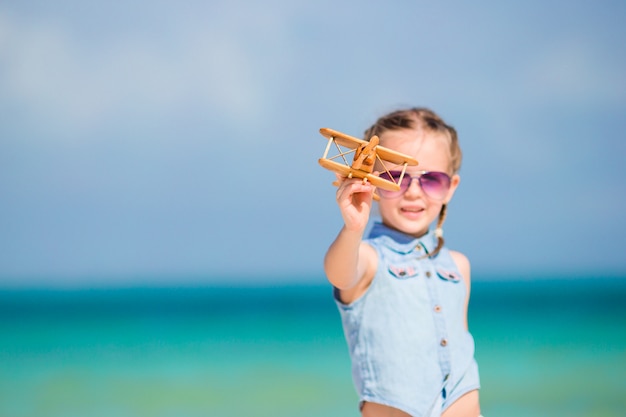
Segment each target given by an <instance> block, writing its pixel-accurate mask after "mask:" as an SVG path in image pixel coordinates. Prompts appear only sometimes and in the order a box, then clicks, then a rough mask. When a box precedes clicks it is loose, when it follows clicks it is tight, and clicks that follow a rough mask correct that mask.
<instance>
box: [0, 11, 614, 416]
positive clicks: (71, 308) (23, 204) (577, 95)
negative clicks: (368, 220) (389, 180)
mask: <svg viewBox="0 0 626 417" xmlns="http://www.w3.org/2000/svg"><path fill="white" fill-rule="evenodd" d="M625 38H626V3H624V2H621V1H602V2H600V3H598V2H591V1H580V2H575V3H571V2H565V1H563V0H554V1H541V2H540V1H535V0H531V1H528V2H524V3H519V4H502V3H501V2H496V1H487V0H486V1H479V2H472V3H471V4H468V3H466V2H454V1H453V2H444V3H436V2H422V1H416V2H405V1H394V2H376V1H369V2H355V1H346V2H339V3H338V2H331V1H324V0H322V1H316V2H313V1H300V2H287V1H283V0H275V1H270V2H263V3H262V4H261V3H258V2H253V1H245V0H242V1H209V2H200V1H186V2H171V1H152V2H147V1H145V0H134V1H126V2H112V3H111V2H108V3H107V2H83V1H77V0H61V1H57V2H53V3H51V2H44V1H29V0H26V1H19V2H18V1H3V2H0V415H2V416H4V415H6V416H73V415H77V416H78V415H81V416H84V415H90V416H99V415H103V416H104V415H107V416H108V415H118V416H144V415H148V416H170V415H171V416H174V415H175V416H196V415H215V416H243V415H247V416H265V415H267V416H270V415H271V416H309V415H310V416H313V415H316V416H317V415H327V416H350V415H352V416H358V415H359V413H358V409H357V398H356V395H355V394H354V391H353V388H352V384H351V380H350V366H349V358H348V354H347V349H346V347H345V343H344V340H343V335H342V333H341V327H340V322H339V316H338V313H337V312H336V308H335V306H334V305H333V300H332V296H331V289H330V287H329V285H328V284H327V282H326V281H325V277H324V274H323V271H322V258H323V256H324V253H325V251H326V249H327V247H328V245H329V244H330V242H331V241H332V240H333V238H334V236H335V234H336V233H337V232H338V230H339V228H340V226H341V218H340V215H339V212H338V210H337V208H336V205H335V200H334V189H333V187H332V186H331V182H332V181H333V178H334V177H333V174H332V173H330V172H328V171H325V170H323V169H322V168H320V167H319V165H318V163H317V159H318V158H319V157H320V156H321V155H322V153H323V150H324V146H325V141H324V139H323V137H322V136H321V135H320V134H319V133H318V130H319V128H320V127H330V128H333V129H336V130H340V131H342V132H345V133H347V134H350V135H353V136H360V135H361V134H362V132H363V131H364V130H365V129H366V128H367V127H368V126H369V125H371V124H372V123H373V121H374V120H375V119H376V118H377V117H379V116H381V115H382V114H385V113H387V112H389V111H392V110H395V109H398V108H403V107H408V106H426V107H430V108H432V109H433V110H435V111H436V112H437V113H439V114H440V115H441V116H442V117H443V118H444V119H445V120H446V121H447V122H448V123H449V124H451V125H453V126H455V127H456V129H457V130H458V132H459V138H460V143H461V146H462V148H463V151H464V162H463V166H462V169H461V177H462V181H461V186H460V188H459V189H458V191H457V193H456V195H455V199H454V200H453V201H452V203H451V205H450V210H449V215H448V220H447V221H446V225H445V231H446V241H447V243H448V245H449V246H451V247H453V248H455V249H458V250H460V251H462V252H464V253H466V254H467V255H468V256H469V258H470V260H471V261H472V269H473V281H474V287H473V300H472V305H471V307H470V326H471V328H472V332H473V334H474V337H475V339H476V345H477V354H476V355H477V359H478V360H479V364H480V366H481V376H482V385H483V389H482V392H481V398H482V406H483V414H485V415H486V416H489V415H507V416H554V415H561V414H567V415H571V416H598V415H602V416H619V415H623V409H624V407H625V406H626V402H625V400H624V399H623V398H622V397H623V392H624V391H625V390H626V382H624V380H623V375H624V371H626V307H625V306H624V304H625V303H624V299H625V297H626V256H624V249H623V243H624V235H625V232H626V222H625V221H624V214H623V213H624V211H625V209H626V185H625V182H624V180H625V179H626V166H625V164H624V161H625V157H626V140H624V139H625V138H624V131H625V128H626V117H625V115H626V48H625V47H624V42H623V39H625Z"/></svg>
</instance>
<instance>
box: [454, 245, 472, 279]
mask: <svg viewBox="0 0 626 417" xmlns="http://www.w3.org/2000/svg"><path fill="white" fill-rule="evenodd" d="M450 256H451V257H452V260H453V261H454V263H455V264H456V267H457V268H458V270H459V272H460V273H461V275H462V276H463V278H464V279H465V281H467V282H469V280H470V273H471V266H470V261H469V259H468V258H467V256H465V255H464V254H462V253H461V252H459V251H455V250H450Z"/></svg>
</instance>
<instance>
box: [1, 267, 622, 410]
mask: <svg viewBox="0 0 626 417" xmlns="http://www.w3.org/2000/svg"><path fill="white" fill-rule="evenodd" d="M625 299H626V276H625V277H610V278H603V277H592V276H588V277H587V278H584V277H583V278H579V279H541V278H540V277H537V278H536V279H510V280H506V279H501V280H475V282H474V283H473V287H472V300H471V304H470V311H469V323H470V330H471V332H472V334H473V336H474V339H475V341H476V358H477V361H478V363H479V366H480V373H481V384H482V389H481V393H480V395H481V405H482V410H483V414H484V415H485V416H487V417H490V416H498V415H499V416H508V417H518V416H520V417H521V416H533V417H537V416H555V415H568V416H607V417H611V416H624V415H625V413H624V410H625V409H626V399H624V395H623V393H624V392H626V382H625V381H624V377H623V375H624V371H626V303H624V300H625ZM0 335H1V336H0V375H1V376H0V416H7V417H26V416H28V417H36V416H42V417H43V416H46V417H56V416H64V417H66V416H111V415H115V416H219V417H222V416H224V417H228V416H233V417H234V416H237V417H243V416H246V417H247V416H274V417H277V416H290V417H291V416H302V417H307V416H321V415H323V416H354V417H358V416H359V415H360V414H359V412H358V406H357V402H358V399H357V396H356V394H355V392H354V389H353V387H352V381H351V375H350V363H349V356H348V352H347V347H346V344H345V341H344V338H343V333H342V329H341V323H340V319H339V314H338V312H337V309H336V306H335V304H334V301H333V299H332V289H331V287H330V285H329V284H328V283H327V282H326V281H325V280H323V279H320V284H308V283H307V284H301V285H298V284H285V283H283V284H276V283H274V284H268V283H265V284H259V285H242V284H237V285H232V286H229V285H224V284H220V285H204V286H203V285H197V286H194V285H181V286H172V285H170V286H167V285H155V286H147V285H144V286H128V287H98V288H47V289H44V288H4V289H0Z"/></svg>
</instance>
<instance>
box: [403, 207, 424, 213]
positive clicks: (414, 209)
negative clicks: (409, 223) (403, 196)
mask: <svg viewBox="0 0 626 417" xmlns="http://www.w3.org/2000/svg"><path fill="white" fill-rule="evenodd" d="M400 210H401V211H402V212H404V213H420V212H422V211H424V209H423V208H418V207H404V208H401V209H400Z"/></svg>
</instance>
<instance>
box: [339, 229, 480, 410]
mask: <svg viewBox="0 0 626 417" xmlns="http://www.w3.org/2000/svg"><path fill="white" fill-rule="evenodd" d="M366 242H367V243H368V244H370V245H371V246H372V247H373V248H374V249H375V250H376V251H377V253H378V258H379V259H378V270H377V272H376V275H375V277H374V279H373V281H372V283H371V285H370V287H369V288H368V289H367V291H366V292H365V294H364V295H363V296H361V297H360V298H359V299H357V300H356V301H354V302H352V303H350V304H344V303H342V302H341V301H340V300H339V297H338V291H335V294H336V295H335V300H336V302H337V306H338V308H339V312H340V314H341V320H342V324H343V330H344V334H345V337H346V340H347V342H348V348H349V351H350V357H351V360H352V377H353V380H354V384H355V387H356V390H357V392H358V394H359V397H360V404H361V406H362V405H363V403H364V402H374V403H380V404H384V405H388V406H391V407H395V408H398V409H400V410H402V411H404V412H406V413H408V414H410V415H412V416H415V417H421V416H439V415H440V414H441V413H442V411H443V410H444V409H446V408H447V407H448V406H449V405H450V404H452V403H453V402H454V401H455V400H457V399H458V398H459V397H461V396H462V395H463V394H465V393H467V392H469V391H472V390H475V389H478V388H479V387H480V382H479V376H478V367H477V365H476V361H475V360H474V339H473V338H472V335H471V334H470V333H469V332H468V331H467V329H466V328H465V299H466V295H467V289H466V286H465V283H464V280H463V278H462V277H461V274H460V273H459V271H458V269H457V266H456V264H455V263H454V261H453V259H452V257H451V256H450V252H449V250H448V249H447V248H445V247H444V248H442V249H441V251H440V252H439V254H437V255H436V256H435V257H434V258H432V259H431V258H428V256H427V255H428V253H430V252H432V251H433V249H434V248H435V247H436V243H437V238H436V237H435V236H434V234H433V233H432V232H429V233H428V234H427V235H425V236H423V237H421V238H419V239H415V238H413V237H410V236H408V235H405V234H402V233H400V232H398V231H395V230H392V229H389V228H388V227H386V226H384V225H383V224H381V223H376V224H374V226H373V228H372V231H371V232H370V235H369V237H368V239H367V240H366Z"/></svg>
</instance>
